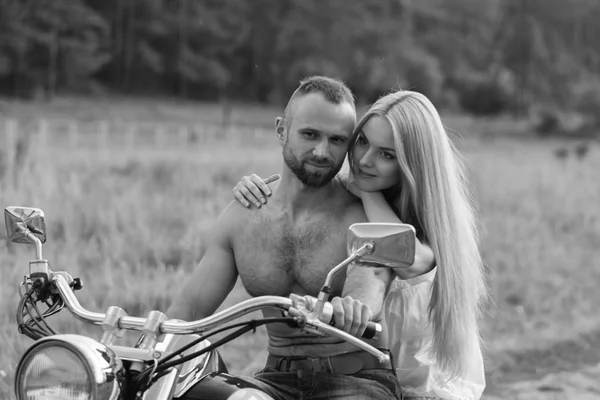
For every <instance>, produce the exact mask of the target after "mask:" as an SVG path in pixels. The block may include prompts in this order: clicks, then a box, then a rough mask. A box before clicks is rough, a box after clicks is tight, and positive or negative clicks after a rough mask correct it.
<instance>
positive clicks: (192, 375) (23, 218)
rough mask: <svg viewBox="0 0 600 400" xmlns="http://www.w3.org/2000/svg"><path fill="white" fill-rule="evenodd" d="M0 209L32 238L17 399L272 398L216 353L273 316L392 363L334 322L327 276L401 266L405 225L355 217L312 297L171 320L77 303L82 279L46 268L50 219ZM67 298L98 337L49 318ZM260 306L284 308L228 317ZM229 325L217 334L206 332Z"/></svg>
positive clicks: (372, 330)
mask: <svg viewBox="0 0 600 400" xmlns="http://www.w3.org/2000/svg"><path fill="white" fill-rule="evenodd" d="M4 215H5V222H6V231H7V235H8V239H9V241H11V242H15V243H26V244H33V245H35V252H36V258H35V259H34V260H32V261H30V262H29V275H26V276H25V277H24V279H23V282H22V283H21V286H20V295H21V300H20V302H19V305H18V310H17V322H18V328H19V332H20V333H22V334H24V335H27V336H28V337H30V338H31V339H33V340H35V342H34V343H33V345H31V346H30V347H29V348H28V349H27V350H26V352H25V353H24V354H23V356H22V357H21V359H20V361H19V363H18V366H17V370H16V376H15V383H14V385H15V394H16V397H17V399H18V400H25V399H27V400H36V399H46V400H48V399H50V400H57V399H61V400H63V399H64V400H71V399H72V400H83V399H88V400H118V399H122V400H130V399H131V400H134V399H135V400H137V399H144V400H171V399H189V400H192V399H195V400H201V399H237V400H243V399H256V400H269V399H270V400H272V398H271V397H270V396H268V395H267V394H265V393H264V392H261V391H260V390H258V389H257V388H255V387H252V386H251V385H250V384H248V383H247V382H245V381H243V380H240V379H239V378H236V377H235V376H233V375H231V374H229V373H228V369H227V367H226V365H225V362H224V360H223V358H222V357H221V355H220V354H219V352H218V348H219V346H221V345H223V344H225V343H227V342H229V341H231V340H234V339H235V338H237V337H238V336H240V335H242V334H244V333H246V332H248V331H252V330H255V329H256V328H257V327H258V326H261V325H265V324H269V323H286V324H289V325H291V326H294V327H298V328H300V329H301V330H302V331H304V332H308V333H312V334H317V335H330V336H334V337H337V338H339V339H342V340H345V341H347V342H349V343H352V344H353V345H355V346H356V347H357V348H359V349H362V350H364V351H366V352H369V353H370V354H373V355H374V356H376V357H377V358H378V360H379V361H380V362H382V363H385V362H388V361H389V356H388V355H387V354H385V353H383V352H381V351H379V350H378V349H376V348H374V347H372V346H370V345H369V344H367V343H366V342H364V341H362V340H360V339H359V338H356V337H354V336H351V335H349V334H347V333H345V332H343V331H341V330H339V329H337V328H335V327H334V326H332V324H334V321H333V318H332V317H333V310H332V306H331V303H329V302H328V298H329V289H330V284H331V281H332V279H333V277H334V276H335V274H336V273H337V272H339V271H340V270H342V269H343V268H344V267H346V266H347V265H349V264H350V263H353V262H355V261H358V260H360V264H358V265H361V266H366V267H374V268H377V267H390V268H398V267H406V266H410V265H412V263H413V260H414V249H415V231H414V228H413V227H412V226H411V225H406V224H389V223H378V224H375V223H358V224H354V225H352V226H350V227H349V229H348V232H347V249H348V254H349V256H348V258H347V259H345V260H344V261H342V262H341V263H340V264H338V265H337V266H336V267H334V268H333V269H332V270H331V271H330V272H329V273H328V275H327V277H326V280H325V283H324V285H323V286H322V288H321V290H320V293H319V295H318V297H317V298H315V297H312V296H299V295H296V294H291V295H290V296H289V297H280V296H260V297H255V298H252V299H249V300H246V301H243V302H241V303H239V304H236V305H234V306H231V307H229V308H227V309H224V310H222V311H219V312H217V313H215V314H213V315H211V316H209V317H206V318H203V319H200V320H197V321H181V320H172V319H168V318H167V316H166V315H165V314H164V313H162V312H160V311H158V310H153V311H150V312H149V313H148V315H147V316H146V317H145V318H141V317H132V316H129V315H127V313H126V312H125V311H124V310H123V309H122V308H119V307H116V306H111V307H109V308H108V309H107V310H106V312H105V313H98V312H92V311H89V310H86V309H85V308H83V307H82V305H81V304H80V303H79V301H78V300H77V297H76V295H75V292H76V291H78V290H81V289H82V287H83V284H82V281H81V279H79V278H73V277H72V276H71V275H69V273H68V272H66V271H52V270H51V269H50V264H49V262H48V260H45V259H44V258H43V257H42V244H43V243H45V241H46V225H45V219H44V212H43V211H42V210H41V209H37V208H30V207H7V208H6V209H5V210H4ZM65 306H66V307H67V309H68V310H69V311H70V312H71V314H72V315H73V316H74V317H76V318H78V319H80V320H82V321H85V322H88V323H91V324H95V325H100V326H101V327H102V336H101V338H100V339H98V340H96V339H93V338H91V337H87V336H83V335H76V334H61V333H58V332H57V331H56V330H55V329H54V328H53V327H52V326H50V324H49V323H48V321H47V318H48V317H49V316H51V315H54V314H56V313H58V312H59V311H60V310H61V309H63V308H64V307H65ZM264 308H277V309H280V310H281V312H282V316H281V317H277V318H262V319H255V320H251V321H244V322H237V323H232V324H229V325H225V324H227V323H229V322H231V321H234V320H235V319H237V318H239V317H241V316H243V315H246V314H248V313H250V312H253V311H256V310H260V309H264ZM233 329H236V330H235V331H233V332H232V333H230V334H228V335H227V336H225V337H223V338H222V339H220V340H216V341H215V342H214V343H212V342H211V341H209V340H208V339H209V338H211V337H212V336H214V335H216V334H219V333H222V332H225V331H228V330H233ZM128 330H133V331H138V332H140V337H139V340H138V341H137V343H136V344H135V346H133V347H132V346H125V345H119V344H117V343H116V341H117V340H118V339H120V338H123V336H124V332H125V331H128ZM380 331H381V326H380V325H379V324H376V323H374V322H370V323H369V326H368V327H367V330H366V331H365V334H364V335H363V337H366V338H376V337H377V336H378V334H379V332H380Z"/></svg>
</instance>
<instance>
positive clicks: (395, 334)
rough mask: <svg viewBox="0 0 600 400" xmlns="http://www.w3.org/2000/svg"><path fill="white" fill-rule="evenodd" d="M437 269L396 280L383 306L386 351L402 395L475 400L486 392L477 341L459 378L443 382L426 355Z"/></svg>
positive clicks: (433, 361) (429, 343)
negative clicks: (467, 368)
mask: <svg viewBox="0 0 600 400" xmlns="http://www.w3.org/2000/svg"><path fill="white" fill-rule="evenodd" d="M436 270H437V267H436V268H434V269H433V270H431V271H430V272H428V273H426V274H424V275H421V276H418V277H415V278H411V279H407V280H401V279H398V278H396V279H395V280H394V282H393V283H392V286H391V287H390V290H389V292H388V294H387V297H386V299H385V303H384V318H385V320H386V323H387V329H388V331H387V334H388V343H389V349H390V351H391V353H392V357H393V358H394V362H395V364H396V375H397V376H398V379H399V380H400V385H401V386H402V388H403V393H404V394H405V395H409V396H422V397H441V398H443V399H451V400H477V399H479V398H480V397H481V394H482V393H483V390H484V389H485V374H484V368H483V356H482V354H481V349H480V347H479V344H478V342H477V341H476V340H473V341H471V343H472V344H473V346H472V348H471V349H470V351H471V354H470V359H471V361H472V362H471V364H470V368H469V370H468V371H467V373H466V375H465V376H464V377H463V378H461V379H456V380H453V381H450V382H444V381H445V379H444V377H443V375H442V372H441V371H440V370H439V369H438V368H437V367H436V364H435V358H433V357H431V356H430V355H429V354H428V351H427V350H428V348H430V346H431V344H432V341H433V330H432V327H431V325H430V324H429V318H428V309H427V308H428V307H429V300H430V298H431V291H432V286H433V280H434V278H435V274H436Z"/></svg>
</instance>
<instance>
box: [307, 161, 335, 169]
mask: <svg viewBox="0 0 600 400" xmlns="http://www.w3.org/2000/svg"><path fill="white" fill-rule="evenodd" d="M306 163H307V164H308V165H312V166H313V167H317V168H330V167H331V164H319V163H315V162H311V161H306Z"/></svg>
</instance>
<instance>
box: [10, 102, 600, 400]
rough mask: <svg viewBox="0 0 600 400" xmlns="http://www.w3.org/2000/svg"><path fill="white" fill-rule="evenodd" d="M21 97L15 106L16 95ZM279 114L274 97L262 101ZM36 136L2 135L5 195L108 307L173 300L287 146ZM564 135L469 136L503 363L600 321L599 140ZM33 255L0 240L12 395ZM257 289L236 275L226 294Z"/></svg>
mask: <svg viewBox="0 0 600 400" xmlns="http://www.w3.org/2000/svg"><path fill="white" fill-rule="evenodd" d="M0 105H1V104H0ZM3 107H4V108H3V109H4V110H7V109H8V106H7V105H4V106H3ZM10 107H13V108H11V109H10V112H11V113H15V115H16V114H17V111H18V107H17V106H16V105H14V104H12V105H10ZM165 107H166V106H165ZM21 112H22V114H23V115H24V114H25V113H24V112H23V111H22V110H21ZM209 114H210V112H208V113H199V116H198V118H199V119H202V118H203V117H204V115H209ZM11 115H12V114H11ZM274 116H275V113H274V112H272V111H269V110H267V111H264V112H263V114H262V117H263V118H269V119H270V118H271V117H274ZM95 117H98V116H97V115H95ZM174 118H175V117H174ZM190 118H192V117H190ZM207 118H208V117H207ZM456 121H462V120H458V119H457V120H456ZM458 123H459V122H456V125H454V126H453V127H454V128H455V129H456V130H458V131H461V132H464V131H465V129H467V128H466V126H467V125H464V124H463V125H458ZM461 123H462V122H461ZM267 125H268V124H267V123H265V124H264V125H262V126H267ZM472 129H477V125H475V124H474V123H472V121H471V122H470V125H468V129H467V130H472ZM507 129H508V127H507ZM467 133H468V132H467ZM31 143H32V142H31V141H30V140H28V141H27V140H23V144H20V145H17V144H15V143H13V144H12V145H11V146H10V147H9V146H8V145H7V144H6V143H3V142H2V140H0V205H1V206H2V208H4V207H6V206H9V205H25V206H35V207H39V208H42V209H43V210H44V211H45V213H46V222H47V226H48V242H47V244H46V245H45V247H44V250H45V258H47V259H48V260H50V262H51V267H52V268H53V269H56V270H60V269H64V270H67V271H69V272H70V273H71V274H72V275H73V276H79V277H82V278H83V280H84V289H83V290H82V291H81V292H78V296H79V297H80V300H81V302H82V304H83V305H84V306H85V307H87V308H89V309H92V310H95V311H100V310H104V309H106V308H107V307H108V306H109V305H119V306H121V307H123V308H125V309H126V311H127V312H128V313H129V314H130V315H143V314H144V313H145V312H147V311H149V310H151V309H162V310H164V309H166V308H167V307H168V305H169V301H170V298H171V296H172V294H173V293H174V292H176V291H177V287H178V285H180V284H181V282H182V280H183V279H185V275H186V273H187V272H188V271H189V270H190V269H191V268H193V266H194V265H195V264H196V263H197V262H198V259H199V257H200V253H201V250H202V243H203V232H205V231H206V230H207V229H208V228H210V226H211V224H212V222H213V221H214V219H215V218H216V216H217V215H218V213H219V212H220V210H222V209H223V208H224V206H225V205H226V204H227V202H228V201H230V199H231V187H232V186H233V185H234V184H235V182H237V181H238V180H239V178H240V177H241V176H242V175H244V174H247V173H248V172H256V173H259V174H262V175H263V176H265V175H268V174H271V173H273V172H275V171H278V170H279V168H280V161H279V151H278V147H277V146H276V144H275V143H274V140H271V139H269V138H264V139H263V140H262V141H259V142H257V143H253V144H250V143H247V142H246V143H244V144H243V145H241V144H240V142H238V141H235V140H229V141H225V142H218V143H214V144H212V145H210V144H197V145H196V146H195V147H190V148H177V149H172V150H168V149H167V150H165V149H163V150H160V151H158V150H152V149H139V150H135V151H132V150H123V149H120V148H118V147H114V148H111V151H110V152H102V151H100V152H99V151H95V150H93V149H89V148H80V149H68V148H60V147H50V148H47V149H40V148H37V147H36V146H35V145H32V144H31ZM18 146H21V147H20V148H21V150H17V149H18V148H19V147H18ZM557 146H558V144H557V143H549V142H545V143H535V142H533V141H516V140H515V139H510V140H508V139H498V140H495V141H481V140H478V139H476V138H473V139H467V140H466V141H465V142H464V143H463V144H462V147H463V149H464V151H465V152H466V154H467V156H468V159H469V161H470V163H471V167H472V173H473V182H474V186H475V188H476V197H477V200H478V202H479V203H480V211H481V216H482V223H483V245H482V251H483V254H484V257H485V260H486V263H487V265H488V266H489V285H490V289H491V293H492V297H493V303H492V304H491V305H490V307H489V317H488V318H487V320H486V326H485V339H486V344H487V350H486V357H487V362H488V370H489V371H492V372H493V371H499V370H501V369H502V363H503V362H505V360H504V358H503V357H502V355H503V354H504V352H505V351H506V350H509V349H510V350H514V349H530V348H536V347H540V346H545V345H546V344H548V343H550V342H551V341H553V340H556V339H564V338H573V337H576V335H577V334H578V333H580V332H585V331H587V330H590V329H594V328H598V327H599V326H600V317H598V314H597V311H596V310H597V306H596V305H597V304H598V302H600V291H598V290H597V289H596V286H597V282H598V281H599V280H600V269H599V268H598V265H597V264H598V262H597V257H594V256H595V255H597V254H598V250H597V247H598V244H599V243H600V207H598V199H599V198H600V180H598V179H597V172H596V171H599V170H600V158H599V157H598V152H599V151H600V150H599V149H598V148H595V147H593V148H592V149H591V150H590V152H589V154H588V156H587V158H585V159H583V160H576V159H566V160H559V159H557V158H556V157H555V155H554V153H553V150H554V149H555V148H556V147H557ZM32 256H33V248H32V247H30V246H25V245H15V244H9V243H6V241H2V243H1V244H0V260H1V268H2V280H1V281H0V294H1V297H2V299H3V300H4V306H3V307H2V308H1V309H0V324H1V327H0V341H1V342H2V343H3V346H1V347H0V370H1V371H3V372H2V373H0V397H1V398H12V393H11V392H12V379H13V373H14V366H15V364H16V363H17V361H18V359H19V356H20V354H21V353H22V352H23V351H24V349H25V348H26V347H27V346H29V345H30V341H29V339H27V338H25V337H23V336H21V335H19V334H18V332H17V329H16V326H15V317H14V312H15V309H16V304H17V301H18V296H17V286H18V284H19V282H20V281H21V280H22V276H23V274H25V273H26V271H27V268H28V266H27V262H28V260H29V259H30V258H31V257H32ZM246 297H247V295H246V293H245V292H244V290H243V288H242V287H240V286H239V285H238V286H237V287H236V289H235V290H234V292H233V293H232V294H231V295H230V297H229V298H228V299H227V302H226V304H232V303H235V302H237V301H240V300H241V299H243V298H246ZM61 314H62V315H59V316H58V317H57V318H56V320H55V324H56V326H57V327H58V329H59V330H60V331H63V332H66V331H77V332H84V331H85V332H93V333H94V334H96V335H98V336H99V334H98V329H96V328H90V327H85V326H83V325H82V324H81V323H79V322H75V321H73V319H72V318H69V315H68V313H67V312H63V313H61ZM264 348H265V337H264V330H259V332H258V333H257V334H255V335H250V334H247V335H246V336H244V337H242V338H240V339H239V340H237V341H236V342H234V343H231V344H229V345H228V346H226V347H225V348H224V349H223V353H224V356H225V359H226V361H227V362H228V364H229V366H230V368H231V370H232V371H234V372H236V373H252V372H253V371H255V370H256V369H258V368H259V367H260V365H261V364H262V363H263V361H264Z"/></svg>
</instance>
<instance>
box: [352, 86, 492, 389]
mask: <svg viewBox="0 0 600 400" xmlns="http://www.w3.org/2000/svg"><path fill="white" fill-rule="evenodd" d="M373 115H379V116H381V117H383V118H385V119H386V120H387V121H389V123H390V124H391V126H392V130H393V133H394V144H395V148H396V157H397V160H398V163H399V165H400V170H401V176H400V184H399V186H398V187H397V188H392V189H391V190H388V191H387V196H386V198H387V199H388V201H389V202H390V204H391V206H392V207H393V208H394V210H395V211H396V213H397V215H398V217H399V218H400V220H401V221H402V222H405V223H408V224H411V225H413V226H414V227H415V229H416V231H417V233H418V234H419V236H420V238H421V240H423V241H425V242H426V243H428V244H429V245H430V246H431V248H432V250H433V253H434V255H435V260H436V265H437V273H436V278H435V281H434V285H433V292H432V295H431V301H430V303H429V320H430V323H431V324H432V327H433V346H432V347H433V348H432V349H431V350H432V352H433V355H434V356H435V359H436V361H437V363H438V365H439V366H440V367H441V368H442V370H443V371H445V372H446V373H447V374H448V376H449V377H454V376H460V375H462V374H463V373H466V371H467V368H468V365H467V362H468V358H469V355H470V354H469V353H470V352H469V348H472V343H470V342H472V341H473V340H476V341H479V340H480V336H479V329H478V322H479V317H480V314H481V310H482V306H483V303H484V300H485V299H486V295H487V290H486V285H485V279H484V272H483V263H482V259H481V255H480V252H479V249H478V229H477V224H476V218H475V212H474V207H473V203H472V201H473V199H472V198H471V195H470V186H469V183H468V182H467V177H466V171H465V166H464V162H463V159H462V157H461V155H460V153H459V152H458V151H457V150H456V148H455V147H454V145H453V144H452V142H451V141H450V138H449V137H448V134H447V133H446V130H445V128H444V126H443V124H442V121H441V119H440V116H439V114H438V112H437V110H436V109H435V107H434V105H433V104H432V103H431V101H429V99H428V98H427V97H426V96H424V95H422V94H421V93H417V92H412V91H398V92H395V93H391V94H388V95H386V96H384V97H382V98H381V99H379V100H378V101H377V102H376V103H375V104H374V105H373V106H372V107H371V109H370V110H369V111H368V112H367V113H366V114H365V115H364V116H363V118H362V119H361V120H360V121H359V123H358V127H357V129H356V132H360V130H361V129H362V126H363V125H364V124H365V123H366V122H367V120H368V119H369V118H370V117H371V116H373ZM349 159H350V160H351V159H352V157H351V155H350V157H349ZM390 193H391V196H390Z"/></svg>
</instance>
